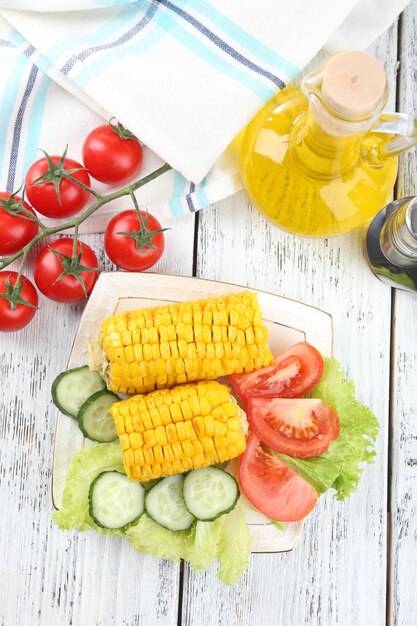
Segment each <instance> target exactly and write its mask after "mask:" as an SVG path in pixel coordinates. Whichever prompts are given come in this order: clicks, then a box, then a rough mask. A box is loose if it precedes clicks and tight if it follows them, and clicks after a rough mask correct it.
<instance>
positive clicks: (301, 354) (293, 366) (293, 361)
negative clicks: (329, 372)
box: [230, 342, 324, 398]
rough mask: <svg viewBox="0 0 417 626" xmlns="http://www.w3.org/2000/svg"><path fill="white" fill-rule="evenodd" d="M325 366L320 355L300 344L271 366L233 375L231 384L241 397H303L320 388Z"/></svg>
mask: <svg viewBox="0 0 417 626" xmlns="http://www.w3.org/2000/svg"><path fill="white" fill-rule="evenodd" d="M323 367H324V364H323V359H322V356H321V354H320V352H318V350H316V348H313V346H310V344H308V343H305V342H300V343H296V344H295V345H293V346H292V347H291V348H289V349H288V350H286V351H285V352H283V353H282V354H280V355H279V356H278V357H277V358H276V361H275V363H273V364H272V365H269V366H268V367H263V368H262V369H260V370H256V371H255V372H248V373H247V374H236V375H235V376H230V382H231V383H232V385H233V388H234V390H235V391H236V393H237V395H238V396H239V397H240V398H253V397H255V396H265V397H269V398H270V397H275V398H277V397H278V398H300V397H301V396H304V395H305V394H306V393H308V392H309V391H311V389H313V387H315V386H316V385H317V383H318V382H319V380H320V378H321V377H322V374H323Z"/></svg>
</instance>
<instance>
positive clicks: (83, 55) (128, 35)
mask: <svg viewBox="0 0 417 626" xmlns="http://www.w3.org/2000/svg"><path fill="white" fill-rule="evenodd" d="M157 8H158V7H157V5H151V6H150V7H149V8H148V10H147V11H146V13H145V15H144V16H143V17H142V18H141V19H140V20H139V21H138V22H137V23H136V24H135V25H134V26H132V27H131V28H130V29H129V30H128V31H126V32H125V33H123V35H120V36H119V37H118V38H117V39H115V40H113V41H110V42H107V43H104V44H99V45H95V46H90V47H89V48H86V49H85V50H83V51H82V52H79V53H78V54H74V55H73V56H72V57H71V58H70V59H68V61H67V62H66V63H65V65H63V67H62V68H61V72H62V73H63V74H65V75H67V74H68V73H69V72H70V71H71V70H72V69H73V67H74V66H75V64H76V63H78V61H85V60H86V59H88V57H90V56H91V55H93V54H95V53H96V52H101V51H102V50H110V49H111V48H117V47H118V46H121V45H123V44H125V43H127V42H128V41H130V40H131V39H132V38H133V37H135V36H136V35H137V34H138V33H140V32H141V31H142V30H143V29H144V28H145V26H147V25H148V24H149V22H150V21H151V20H152V18H153V16H154V15H155V13H156V10H157Z"/></svg>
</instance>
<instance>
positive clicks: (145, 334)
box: [101, 291, 272, 393]
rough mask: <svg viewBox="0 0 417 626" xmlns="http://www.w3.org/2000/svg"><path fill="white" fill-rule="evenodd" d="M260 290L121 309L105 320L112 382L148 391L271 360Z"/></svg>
mask: <svg viewBox="0 0 417 626" xmlns="http://www.w3.org/2000/svg"><path fill="white" fill-rule="evenodd" d="M267 338H268V331H267V329H266V328H265V326H264V325H263V323H262V316H261V311H260V309H259V304H258V300H257V296H256V294H254V293H251V292H249V291H243V292H240V293H236V294H230V295H227V296H220V297H216V298H208V299H206V300H195V301H193V302H181V303H176V304H172V305H167V306H157V307H153V308H148V309H139V310H136V311H128V312H126V313H119V314H117V315H114V316H113V317H110V318H108V319H106V320H105V321H104V322H103V324H102V331H101V343H102V346H103V349H104V352H105V355H106V359H107V361H108V363H107V365H106V366H105V374H106V378H107V382H108V387H109V389H111V391H115V392H116V393H146V392H149V391H153V390H154V389H163V388H167V387H172V386H173V385H177V384H180V383H187V382H194V381H198V380H211V379H214V378H218V377H219V376H225V375H230V374H239V373H241V372H251V371H252V370H254V369H259V368H261V367H265V366H267V365H269V364H270V363H271V361H272V355H271V352H270V350H269V348H268V345H267Z"/></svg>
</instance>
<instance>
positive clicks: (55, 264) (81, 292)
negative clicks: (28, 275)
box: [34, 237, 98, 302]
mask: <svg viewBox="0 0 417 626" xmlns="http://www.w3.org/2000/svg"><path fill="white" fill-rule="evenodd" d="M73 247H74V239H72V238H71V237H62V238H61V239H56V240H55V241H52V242H51V243H50V244H48V245H47V246H45V247H44V248H43V249H42V250H41V251H40V253H39V255H38V257H37V259H36V261H35V275H34V278H35V283H36V286H37V287H38V289H39V290H40V291H41V292H42V293H43V294H44V296H46V297H47V298H49V299H50V300H56V301H57V302H77V301H78V300H82V299H83V298H85V297H86V296H88V295H89V294H90V293H91V291H92V289H93V287H94V283H95V282H96V280H97V276H98V269H97V257H96V255H95V253H94V251H93V250H92V249H91V248H90V246H88V245H87V244H86V243H81V242H80V241H77V245H76V250H75V256H73ZM83 286H84V288H83Z"/></svg>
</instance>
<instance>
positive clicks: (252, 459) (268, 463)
mask: <svg viewBox="0 0 417 626" xmlns="http://www.w3.org/2000/svg"><path fill="white" fill-rule="evenodd" d="M239 481H240V485H241V487H242V490H243V492H244V493H245V495H246V497H247V499H248V500H249V502H250V503H251V504H252V505H253V506H254V507H255V508H256V509H258V511H260V512H261V513H263V514H264V515H266V516H267V517H269V518H270V519H273V520H277V521H279V522H296V521H298V520H300V519H303V517H305V516H306V515H308V514H309V513H310V511H312V510H313V509H314V507H315V504H316V502H317V492H316V490H315V489H314V487H312V486H311V485H310V484H309V483H308V482H307V481H306V480H304V478H302V477H301V476H300V475H299V474H297V472H295V471H294V470H293V469H291V468H290V467H288V465H285V463H283V462H282V461H280V459H278V458H277V457H276V456H275V454H273V453H272V452H268V451H267V450H264V448H263V447H262V445H261V442H260V441H259V439H258V438H257V437H256V435H254V434H251V435H249V437H248V439H247V441H246V450H245V452H244V453H243V455H242V457H241V461H240V465H239Z"/></svg>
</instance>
